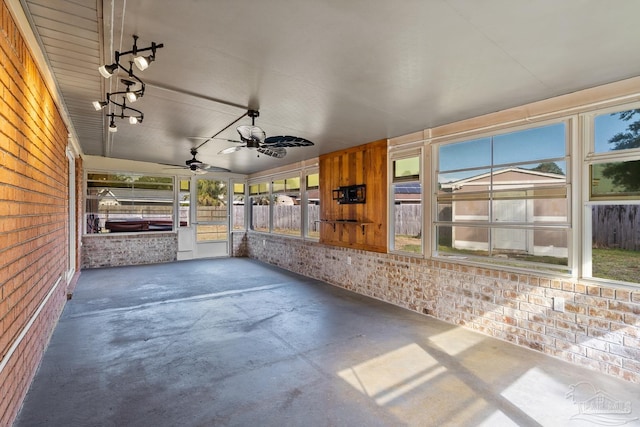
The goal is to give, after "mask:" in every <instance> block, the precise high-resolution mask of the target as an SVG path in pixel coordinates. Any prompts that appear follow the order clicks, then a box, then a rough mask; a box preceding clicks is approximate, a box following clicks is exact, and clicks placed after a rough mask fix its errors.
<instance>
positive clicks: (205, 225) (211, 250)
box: [191, 177, 229, 258]
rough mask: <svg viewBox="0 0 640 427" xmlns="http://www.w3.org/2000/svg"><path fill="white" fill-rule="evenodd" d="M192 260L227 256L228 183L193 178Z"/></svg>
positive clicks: (226, 181)
mask: <svg viewBox="0 0 640 427" xmlns="http://www.w3.org/2000/svg"><path fill="white" fill-rule="evenodd" d="M194 179H195V181H196V182H195V185H193V186H192V187H193V188H192V194H193V192H195V194H194V196H193V198H192V200H193V203H192V204H191V205H192V206H193V208H194V209H193V214H194V215H195V216H194V217H192V218H193V221H192V224H193V228H194V232H195V243H196V244H195V254H194V255H195V257H196V258H209V257H225V256H229V181H228V180H221V179H212V178H199V177H194Z"/></svg>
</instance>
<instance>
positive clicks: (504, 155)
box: [439, 113, 635, 182]
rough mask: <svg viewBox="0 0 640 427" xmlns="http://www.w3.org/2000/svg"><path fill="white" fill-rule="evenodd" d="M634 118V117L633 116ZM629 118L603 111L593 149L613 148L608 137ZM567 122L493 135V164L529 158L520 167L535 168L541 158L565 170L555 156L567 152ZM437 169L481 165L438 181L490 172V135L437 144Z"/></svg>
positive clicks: (596, 126) (442, 176) (442, 175)
mask: <svg viewBox="0 0 640 427" xmlns="http://www.w3.org/2000/svg"><path fill="white" fill-rule="evenodd" d="M634 119H635V117H634ZM629 124H630V122H625V121H623V120H620V118H619V115H618V114H617V113H614V114H610V113H607V114H602V115H599V116H597V117H596V118H595V130H594V134H595V152H596V153H604V152H607V151H611V149H612V148H613V147H612V145H611V144H609V143H608V141H609V140H610V139H611V138H612V137H613V136H614V135H616V134H617V133H620V132H624V131H625V130H626V129H627V126H628V125H629ZM565 135H566V125H565V123H556V124H552V125H548V126H542V127H537V128H532V129H526V130H523V131H517V132H510V133H506V134H502V135H495V136H494V137H493V164H494V165H504V164H509V163H520V162H531V164H527V165H520V167H525V168H534V167H536V166H537V165H538V164H540V162H541V161H545V160H550V161H554V162H555V163H556V164H557V165H558V166H559V167H560V168H561V169H562V170H563V171H564V172H565V173H566V163H565V162H563V161H558V160H555V159H558V158H562V157H564V156H565V155H566V153H565V150H566V144H565ZM439 150H440V151H439V158H440V167H439V169H440V171H441V172H446V171H453V170H460V169H468V168H483V169H479V170H474V171H459V172H452V173H441V174H440V178H439V181H440V182H450V181H455V180H458V179H463V178H468V177H470V176H474V175H478V174H481V173H486V172H489V169H488V168H487V167H488V166H490V165H491V164H492V162H491V138H490V137H487V138H480V139H474V140H469V141H464V142H460V143H454V144H447V145H442V146H440V149H439Z"/></svg>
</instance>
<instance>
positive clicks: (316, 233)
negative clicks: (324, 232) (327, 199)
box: [307, 189, 320, 239]
mask: <svg viewBox="0 0 640 427" xmlns="http://www.w3.org/2000/svg"><path fill="white" fill-rule="evenodd" d="M307 236H308V237H313V238H315V239H318V238H320V198H319V195H318V190H317V189H314V190H309V191H307Z"/></svg>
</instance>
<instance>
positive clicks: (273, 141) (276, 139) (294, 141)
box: [264, 135, 313, 147]
mask: <svg viewBox="0 0 640 427" xmlns="http://www.w3.org/2000/svg"><path fill="white" fill-rule="evenodd" d="M264 145H268V146H269V147H310V146H312V145H313V142H311V141H309V140H308V139H304V138H300V137H299V136H291V135H280V136H270V137H268V138H266V139H265V140H264Z"/></svg>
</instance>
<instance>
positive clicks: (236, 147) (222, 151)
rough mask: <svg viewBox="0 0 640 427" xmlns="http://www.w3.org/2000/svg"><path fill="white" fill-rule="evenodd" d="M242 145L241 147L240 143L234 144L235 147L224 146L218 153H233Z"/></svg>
mask: <svg viewBox="0 0 640 427" xmlns="http://www.w3.org/2000/svg"><path fill="white" fill-rule="evenodd" d="M242 147H243V146H242V145H236V146H235V147H228V148H225V149H224V150H220V151H219V152H218V154H231V153H235V152H236V151H238V150H240V149H241V148H242Z"/></svg>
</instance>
